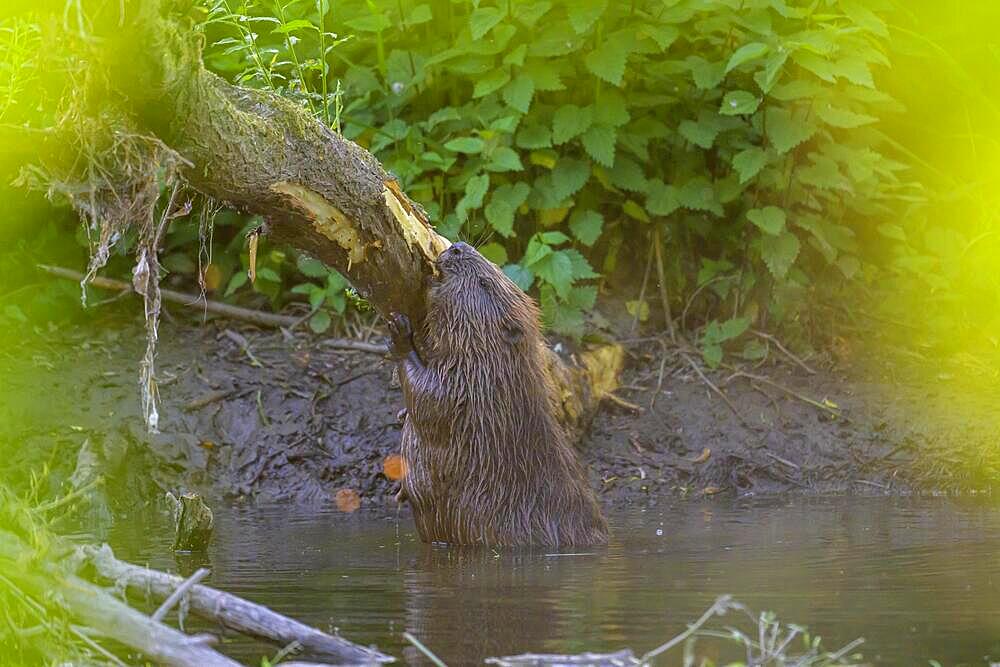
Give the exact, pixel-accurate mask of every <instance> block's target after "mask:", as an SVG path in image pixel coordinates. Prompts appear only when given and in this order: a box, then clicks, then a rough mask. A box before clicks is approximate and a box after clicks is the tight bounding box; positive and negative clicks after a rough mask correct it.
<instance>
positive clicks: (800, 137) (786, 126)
mask: <svg viewBox="0 0 1000 667" xmlns="http://www.w3.org/2000/svg"><path fill="white" fill-rule="evenodd" d="M766 124H767V136H768V139H770V140H771V145H772V146H774V149H775V150H776V151H778V153H779V154H784V153H787V152H788V151H790V150H792V149H793V148H795V147H796V146H798V145H799V144H801V143H802V142H803V141H806V140H807V139H809V138H810V137H811V136H812V135H813V134H814V133H815V132H816V128H815V127H814V126H813V125H810V124H808V123H805V122H803V121H801V120H799V119H798V118H796V117H794V116H792V114H791V113H790V112H789V111H788V110H787V109H782V108H781V107H768V109H767V114H766Z"/></svg>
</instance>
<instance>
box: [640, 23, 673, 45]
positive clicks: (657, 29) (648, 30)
mask: <svg viewBox="0 0 1000 667" xmlns="http://www.w3.org/2000/svg"><path fill="white" fill-rule="evenodd" d="M639 31H640V32H641V33H642V34H644V35H648V36H649V37H651V38H652V39H653V41H654V42H656V45H657V46H659V47H660V50H661V51H666V50H667V49H668V48H669V47H670V45H671V44H673V43H674V42H675V41H676V40H677V38H678V37H680V36H681V32H680V30H678V29H677V28H675V27H674V26H672V25H652V24H647V25H644V26H642V27H641V28H640V29H639Z"/></svg>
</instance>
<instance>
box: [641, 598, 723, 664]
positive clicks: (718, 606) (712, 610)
mask: <svg viewBox="0 0 1000 667" xmlns="http://www.w3.org/2000/svg"><path fill="white" fill-rule="evenodd" d="M731 606H732V604H731V598H730V597H729V596H728V595H723V596H722V597H720V598H718V599H717V600H716V601H715V603H714V604H712V606H711V607H709V608H708V609H707V610H705V613H704V614H702V615H701V618H699V619H698V620H697V621H695V622H694V623H692V624H691V625H689V626H688V629H687V630H685V631H684V632H682V633H680V634H679V635H677V636H676V637H674V638H673V639H671V640H670V641H668V642H667V643H665V644H661V645H660V646H657V647H656V648H654V649H653V650H652V651H650V652H648V653H646V654H645V655H643V656H642V657H641V658H639V662H640V663H641V664H643V665H647V664H650V662H649V661H650V659H652V658H655V657H656V656H658V655H660V654H661V653H665V652H667V651H669V650H670V649H672V648H673V647H674V646H677V645H678V644H680V643H681V642H683V641H684V640H685V639H687V638H688V637H690V636H691V635H693V634H694V633H695V632H697V631H698V629H699V628H701V626H703V625H705V624H706V623H708V621H709V620H710V619H711V618H712V617H713V616H717V615H722V614H724V613H726V612H727V611H728V610H729V608H730V607H731Z"/></svg>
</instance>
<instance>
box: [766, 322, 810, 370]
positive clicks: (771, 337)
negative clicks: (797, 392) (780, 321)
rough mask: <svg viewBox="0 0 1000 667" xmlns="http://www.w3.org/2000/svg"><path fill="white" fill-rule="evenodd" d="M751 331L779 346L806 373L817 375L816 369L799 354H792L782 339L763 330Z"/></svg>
mask: <svg viewBox="0 0 1000 667" xmlns="http://www.w3.org/2000/svg"><path fill="white" fill-rule="evenodd" d="M750 333H752V334H753V335H754V336H757V337H758V338H763V339H764V340H766V341H768V342H770V343H774V345H775V347H777V348H778V349H779V350H781V351H782V352H784V353H785V356H786V357H788V358H789V359H791V360H792V361H794V362H795V363H796V364H797V365H798V366H799V367H801V368H802V370H804V371H805V372H806V373H809V375H816V371H814V370H813V369H812V368H810V367H809V366H807V365H806V362H804V361H802V360H801V359H799V358H798V357H797V356H795V355H794V354H792V353H791V352H789V351H788V348H786V347H785V346H784V345H782V344H781V341H779V340H778V339H777V338H775V337H774V336H772V335H771V334H769V333H764V332H763V331H757V330H756V329H751V330H750Z"/></svg>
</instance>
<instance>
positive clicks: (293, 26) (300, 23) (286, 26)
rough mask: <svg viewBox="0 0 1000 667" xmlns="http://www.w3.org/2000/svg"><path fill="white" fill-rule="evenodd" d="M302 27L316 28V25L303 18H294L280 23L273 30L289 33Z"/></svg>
mask: <svg viewBox="0 0 1000 667" xmlns="http://www.w3.org/2000/svg"><path fill="white" fill-rule="evenodd" d="M302 29H307V30H317V28H316V26H314V25H313V24H312V23H310V22H309V21H307V20H305V19H295V20H294V21H289V22H288V23H282V24H281V25H280V26H278V27H277V28H275V29H274V32H281V33H290V32H295V31H296V30H302Z"/></svg>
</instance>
